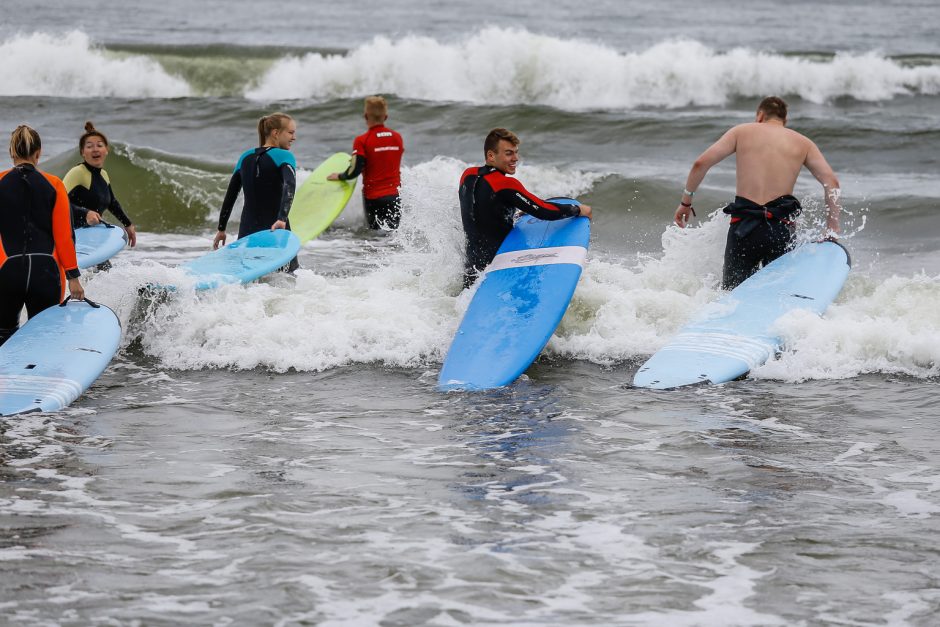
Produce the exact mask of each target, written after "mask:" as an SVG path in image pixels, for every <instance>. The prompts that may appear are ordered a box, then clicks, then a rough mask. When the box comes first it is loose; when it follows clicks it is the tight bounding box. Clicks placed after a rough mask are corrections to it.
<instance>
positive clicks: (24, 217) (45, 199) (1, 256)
mask: <svg viewBox="0 0 940 627" xmlns="http://www.w3.org/2000/svg"><path fill="white" fill-rule="evenodd" d="M41 152H42V142H41V140H40V138H39V133H37V132H36V131H35V130H33V129H32V128H30V127H29V126H26V125H25V124H24V125H22V126H18V127H17V128H16V130H15V131H13V133H12V135H11V136H10V157H12V159H13V167H12V168H11V169H9V170H5V171H3V172H0V209H2V211H0V344H3V343H4V342H5V341H6V340H7V339H8V338H9V337H10V336H11V335H13V333H15V332H16V330H17V329H18V328H19V324H20V312H21V311H22V309H23V307H24V306H25V307H26V313H27V315H28V316H29V317H30V318H32V317H33V316H35V315H36V314H38V313H39V312H40V311H42V310H44V309H46V308H48V307H52V306H53V305H56V304H58V303H59V302H61V301H62V297H63V295H64V291H65V287H66V281H67V282H68V291H69V294H70V295H71V297H72V298H74V299H76V300H81V299H83V298H84V297H85V290H84V289H82V284H81V282H80V281H79V279H78V276H79V272H78V261H77V260H76V259H75V244H74V243H73V242H72V220H71V217H70V216H69V201H68V195H67V194H66V192H65V186H64V185H62V181H60V180H59V179H58V178H57V177H55V176H53V175H51V174H47V173H45V172H40V171H39V170H37V169H36V165H37V164H38V163H39V155H40V153H41Z"/></svg>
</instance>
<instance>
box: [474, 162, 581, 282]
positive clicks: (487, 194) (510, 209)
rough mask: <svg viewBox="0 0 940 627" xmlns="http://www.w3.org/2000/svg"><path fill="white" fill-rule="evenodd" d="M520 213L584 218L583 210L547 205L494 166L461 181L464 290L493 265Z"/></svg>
mask: <svg viewBox="0 0 940 627" xmlns="http://www.w3.org/2000/svg"><path fill="white" fill-rule="evenodd" d="M517 209H518V210H520V211H523V212H525V213H528V214H529V215H531V216H534V217H536V218H539V219H541V220H560V219H562V218H570V217H574V216H579V215H581V207H580V206H578V205H564V204H555V203H552V202H548V201H544V200H542V199H541V198H539V197H538V196H535V195H533V194H532V193H530V192H529V191H528V190H526V188H525V187H523V186H522V183H520V182H519V181H517V180H516V179H514V178H510V177H508V176H506V175H505V174H503V173H502V172H500V171H499V170H497V169H496V168H494V167H492V166H488V165H485V166H480V167H473V168H468V169H467V170H466V171H465V172H464V173H463V176H461V177H460V214H461V218H462V220H463V230H464V233H466V236H467V256H466V260H465V273H464V287H469V286H470V285H471V284H472V283H473V281H474V280H476V277H477V275H478V274H479V273H480V272H481V271H482V270H483V269H484V268H485V267H486V266H487V265H488V264H489V263H490V262H491V261H493V257H495V256H496V251H498V250H499V247H500V245H502V243H503V240H504V239H506V236H507V235H509V232H510V231H511V230H512V226H513V216H514V215H515V212H516V210H517Z"/></svg>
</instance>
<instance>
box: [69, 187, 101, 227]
mask: <svg viewBox="0 0 940 627" xmlns="http://www.w3.org/2000/svg"><path fill="white" fill-rule="evenodd" d="M69 205H70V209H71V213H72V226H73V227H75V228H78V227H81V226H88V225H89V224H97V222H88V212H89V209H88V208H87V207H85V206H83V205H82V199H81V197H80V196H79V193H78V187H73V188H72V189H71V191H69ZM92 213H94V214H95V215H96V216H98V217H100V215H99V214H98V213H97V212H92Z"/></svg>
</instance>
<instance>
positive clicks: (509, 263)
mask: <svg viewBox="0 0 940 627" xmlns="http://www.w3.org/2000/svg"><path fill="white" fill-rule="evenodd" d="M560 200H561V199H557V198H553V199H552V201H553V202H559V201H560ZM565 200H566V201H567V202H568V203H570V204H577V202H576V201H574V200H571V199H565ZM590 235H591V223H590V221H589V220H588V219H587V218H566V219H563V220H554V221H546V220H539V219H537V218H533V217H531V216H523V217H522V218H521V219H520V220H518V221H517V222H516V225H515V226H514V227H513V229H512V231H511V232H510V233H509V235H508V236H506V239H505V240H504V241H503V244H502V246H500V248H499V251H498V252H497V254H496V257H495V258H494V259H493V262H492V263H491V264H490V265H489V266H487V268H486V271H485V274H484V276H483V278H482V282H481V283H480V286H479V288H478V289H477V291H476V294H474V295H473V299H472V300H471V301H470V305H469V307H467V312H466V313H465V314H464V317H463V320H462V321H461V323H460V327H459V328H458V329H457V333H456V335H455V336H454V340H453V342H452V343H451V345H450V350H449V351H448V352H447V357H446V358H445V359H444V365H443V367H442V368H441V372H440V375H439V377H438V386H439V387H440V389H442V390H455V389H460V390H486V389H490V388H497V387H502V386H505V385H509V384H510V383H512V382H513V381H515V380H516V379H517V378H518V377H519V375H521V374H522V373H523V372H525V370H526V368H528V367H529V365H531V364H532V362H533V361H535V358H536V357H538V355H539V353H540V352H542V349H543V348H544V347H545V345H546V344H547V343H548V340H549V339H550V338H551V336H552V333H554V332H555V328H556V327H557V326H558V323H559V322H561V319H562V317H563V316H564V315H565V311H566V310H567V309H568V303H569V302H570V301H571V297H572V295H574V290H575V287H577V285H578V279H579V278H580V277H581V270H582V268H583V266H584V259H585V256H586V255H587V248H588V240H589V239H590Z"/></svg>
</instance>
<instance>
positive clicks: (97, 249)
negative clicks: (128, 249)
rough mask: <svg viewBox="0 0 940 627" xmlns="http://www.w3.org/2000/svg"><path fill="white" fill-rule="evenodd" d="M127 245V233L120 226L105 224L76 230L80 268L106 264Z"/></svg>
mask: <svg viewBox="0 0 940 627" xmlns="http://www.w3.org/2000/svg"><path fill="white" fill-rule="evenodd" d="M126 245H127V233H126V232H125V231H124V229H122V228H121V227H119V226H114V225H113V224H106V223H104V222H102V223H100V224H95V225H93V226H83V227H79V228H77V229H75V256H76V257H77V258H78V267H79V268H83V269H84V268H91V267H94V266H97V265H98V264H99V263H104V262H105V261H107V260H108V259H110V258H111V257H113V256H114V255H116V254H118V253H119V252H121V251H122V250H124V247H125V246H126Z"/></svg>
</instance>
